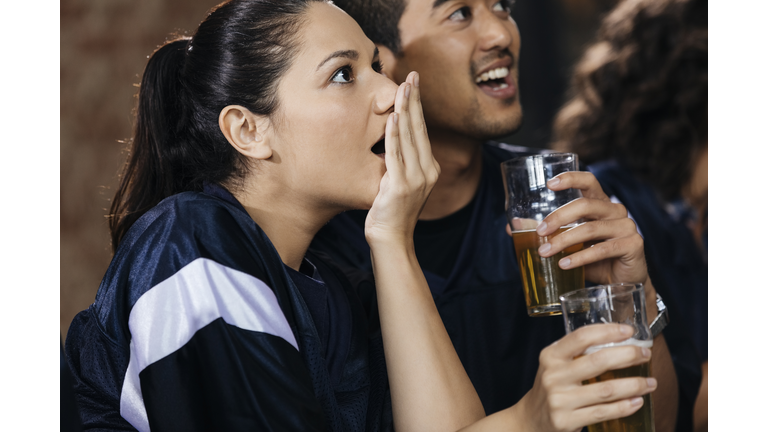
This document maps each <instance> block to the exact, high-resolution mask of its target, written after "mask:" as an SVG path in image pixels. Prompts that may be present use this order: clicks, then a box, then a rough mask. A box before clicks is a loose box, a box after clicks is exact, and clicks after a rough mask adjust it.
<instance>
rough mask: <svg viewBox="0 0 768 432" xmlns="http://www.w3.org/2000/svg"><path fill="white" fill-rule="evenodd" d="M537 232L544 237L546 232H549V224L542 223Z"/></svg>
mask: <svg viewBox="0 0 768 432" xmlns="http://www.w3.org/2000/svg"><path fill="white" fill-rule="evenodd" d="M536 232H537V233H539V235H542V234H544V233H545V232H547V223H546V222H542V223H540V224H539V226H538V227H537V228H536Z"/></svg>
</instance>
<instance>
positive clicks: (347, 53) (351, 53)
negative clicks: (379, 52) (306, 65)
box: [316, 50, 360, 70]
mask: <svg viewBox="0 0 768 432" xmlns="http://www.w3.org/2000/svg"><path fill="white" fill-rule="evenodd" d="M336 57H343V58H348V59H350V60H357V58H358V57H360V54H358V52H357V51H355V50H340V51H336V52H334V53H333V54H331V55H329V56H328V57H326V58H325V60H323V61H321V62H320V64H319V65H317V69H316V70H320V68H321V67H323V65H324V64H325V62H327V61H328V60H331V59H334V58H336Z"/></svg>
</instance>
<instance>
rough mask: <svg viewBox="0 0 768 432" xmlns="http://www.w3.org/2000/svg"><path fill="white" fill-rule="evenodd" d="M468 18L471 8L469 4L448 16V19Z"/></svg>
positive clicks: (460, 19)
mask: <svg viewBox="0 0 768 432" xmlns="http://www.w3.org/2000/svg"><path fill="white" fill-rule="evenodd" d="M467 18H469V8H468V7H467V6H464V7H463V8H461V9H457V10H456V11H455V12H454V13H452V14H451V16H449V17H448V19H449V20H452V21H463V20H465V19H467Z"/></svg>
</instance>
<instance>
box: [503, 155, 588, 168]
mask: <svg viewBox="0 0 768 432" xmlns="http://www.w3.org/2000/svg"><path fill="white" fill-rule="evenodd" d="M565 156H569V157H572V158H573V159H574V160H578V157H579V155H578V154H576V153H572V152H552V153H542V154H535V155H528V156H518V157H516V158H512V159H508V160H505V161H504V162H502V163H501V166H502V167H506V166H514V165H519V164H520V163H522V162H523V161H525V160H529V159H542V160H545V159H553V160H562V159H565V158H564V157H565Z"/></svg>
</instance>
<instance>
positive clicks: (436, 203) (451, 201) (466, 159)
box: [419, 131, 483, 220]
mask: <svg viewBox="0 0 768 432" xmlns="http://www.w3.org/2000/svg"><path fill="white" fill-rule="evenodd" d="M430 141H431V142H432V154H433V155H434V156H435V159H436V160H437V162H438V163H439V164H440V178H438V180H437V183H435V186H434V188H433V189H432V193H431V194H430V195H429V199H427V203H426V204H425V205H424V210H422V212H421V215H420V216H419V219H420V220H434V219H441V218H444V217H446V216H449V215H451V214H453V213H456V212H457V211H459V210H461V209H462V208H463V207H464V206H466V205H467V204H469V202H470V201H472V198H474V196H475V193H476V192H477V188H478V187H479V185H480V178H481V176H482V173H483V148H482V141H475V140H469V139H466V138H461V137H457V136H451V135H446V136H443V134H441V133H439V132H433V131H430Z"/></svg>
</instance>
